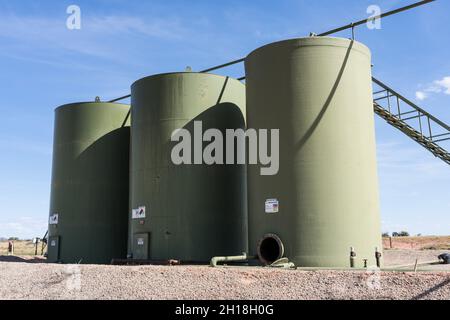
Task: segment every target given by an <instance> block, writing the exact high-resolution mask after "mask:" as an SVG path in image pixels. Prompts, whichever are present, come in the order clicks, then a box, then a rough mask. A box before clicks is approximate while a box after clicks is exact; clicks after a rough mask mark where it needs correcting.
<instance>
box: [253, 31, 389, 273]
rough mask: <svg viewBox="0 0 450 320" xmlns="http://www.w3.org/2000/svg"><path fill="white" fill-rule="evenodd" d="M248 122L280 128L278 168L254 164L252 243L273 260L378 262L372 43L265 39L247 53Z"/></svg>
mask: <svg viewBox="0 0 450 320" xmlns="http://www.w3.org/2000/svg"><path fill="white" fill-rule="evenodd" d="M245 68H246V76H247V78H246V79H247V82H246V85H247V125H248V127H249V128H256V129H260V128H263V129H279V130H280V145H279V147H280V161H279V162H280V165H279V168H280V170H279V172H278V174H277V175H274V176H261V175H260V170H259V168H258V167H257V166H250V167H249V174H248V186H249V193H248V197H249V213H248V214H249V246H250V251H251V252H250V253H252V254H255V255H256V254H258V255H259V257H260V260H261V261H262V262H264V263H266V264H268V263H271V262H273V261H275V260H277V259H278V258H280V257H282V256H285V257H288V258H290V260H291V261H292V262H294V263H295V264H296V265H298V266H303V267H344V268H345V267H349V266H350V251H351V250H350V248H351V247H353V248H354V252H355V253H356V257H355V267H363V266H364V262H363V260H364V259H367V264H368V266H374V265H376V261H375V248H376V247H377V248H379V250H381V248H382V245H381V230H380V229H381V228H380V217H379V200H378V181H377V163H376V150H375V149H376V148H375V132H374V131H375V129H374V113H373V102H372V84H371V53H370V51H369V49H368V48H367V47H366V46H364V45H363V44H361V43H358V42H355V41H351V40H348V39H341V38H331V37H311V38H302V39H294V40H286V41H281V42H277V43H273V44H269V45H266V46H264V47H262V48H259V49H257V50H255V51H254V52H252V53H251V54H250V55H249V56H248V57H247V59H246V62H245Z"/></svg>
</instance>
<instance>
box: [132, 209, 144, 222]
mask: <svg viewBox="0 0 450 320" xmlns="http://www.w3.org/2000/svg"><path fill="white" fill-rule="evenodd" d="M131 215H132V218H133V219H144V218H145V207H139V208H137V209H133V210H132V211H131Z"/></svg>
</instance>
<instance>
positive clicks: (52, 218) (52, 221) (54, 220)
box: [48, 213, 59, 225]
mask: <svg viewBox="0 0 450 320" xmlns="http://www.w3.org/2000/svg"><path fill="white" fill-rule="evenodd" d="M58 217H59V214H57V213H54V214H52V215H51V216H50V218H49V219H48V224H50V225H55V224H58Z"/></svg>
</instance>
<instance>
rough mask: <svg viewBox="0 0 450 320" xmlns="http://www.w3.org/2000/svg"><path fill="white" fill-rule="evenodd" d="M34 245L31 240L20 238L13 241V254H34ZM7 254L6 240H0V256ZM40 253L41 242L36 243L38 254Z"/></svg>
mask: <svg viewBox="0 0 450 320" xmlns="http://www.w3.org/2000/svg"><path fill="white" fill-rule="evenodd" d="M34 253H35V247H34V244H33V242H32V241H28V240H20V241H14V255H15V256H34ZM7 254H8V241H1V242H0V256H1V255H7ZM40 254H41V244H39V245H38V255H40Z"/></svg>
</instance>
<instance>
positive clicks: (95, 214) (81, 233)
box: [48, 102, 130, 264]
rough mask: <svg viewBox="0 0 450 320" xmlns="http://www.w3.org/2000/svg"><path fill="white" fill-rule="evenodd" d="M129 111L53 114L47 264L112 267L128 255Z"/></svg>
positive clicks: (91, 108) (89, 106) (86, 108)
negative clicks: (108, 265)
mask: <svg viewBox="0 0 450 320" xmlns="http://www.w3.org/2000/svg"><path fill="white" fill-rule="evenodd" d="M129 112H130V107H129V106H127V105H122V104H112V103H102V102H88V103H74V104H69V105H64V106H61V107H59V108H57V109H56V111H55V132H54V147H53V148H54V149H53V173H52V185H51V200H50V219H49V238H48V240H49V241H48V261H49V262H62V263H79V262H81V263H86V264H87V263H91V264H108V263H110V262H111V260H112V259H114V258H122V259H123V258H125V257H126V253H127V234H128V233H127V231H128V228H127V226H128V215H127V212H128V206H129V201H128V199H129V190H128V189H129V188H128V186H129V148H130V125H129Z"/></svg>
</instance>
